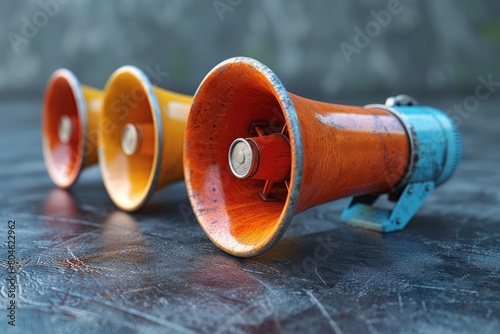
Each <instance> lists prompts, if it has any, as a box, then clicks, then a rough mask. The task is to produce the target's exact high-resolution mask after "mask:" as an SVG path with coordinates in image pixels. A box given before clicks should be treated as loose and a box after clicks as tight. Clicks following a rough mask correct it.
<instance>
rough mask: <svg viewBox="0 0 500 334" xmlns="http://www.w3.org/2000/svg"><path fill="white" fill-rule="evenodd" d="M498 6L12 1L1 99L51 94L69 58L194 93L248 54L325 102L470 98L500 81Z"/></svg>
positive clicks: (1, 28)
mask: <svg viewBox="0 0 500 334" xmlns="http://www.w3.org/2000/svg"><path fill="white" fill-rule="evenodd" d="M499 14H500V2H498V1H493V0H490V1H474V0H460V1H458V0H441V1H432V0H422V1H412V0H401V1H398V0H389V1H375V0H351V1H347V0H346V1H326V0H325V1H300V0H267V1H249V0H203V1H201V0H168V1H165V0H144V1H134V0H116V1H98V0H26V1H2V2H1V3H0V36H2V38H0V50H2V52H1V53H0V98H2V99H4V100H5V99H11V98H16V99H19V98H22V99H26V98H30V97H33V98H36V99H38V98H41V96H42V94H43V89H44V85H45V83H46V80H47V78H48V77H49V75H50V74H51V72H53V71H54V70H55V69H57V68H59V67H67V68H69V69H71V70H73V71H74V72H75V73H76V74H77V76H78V77H79V78H80V79H81V81H82V82H83V83H86V84H88V85H91V86H95V87H99V88H101V87H103V86H104V84H105V82H106V80H107V78H108V76H109V75H110V74H111V73H112V72H113V71H114V70H115V69H116V68H118V67H119V66H121V65H125V64H133V65H136V66H138V67H140V68H142V69H143V70H145V71H146V72H147V73H149V74H151V73H150V72H154V70H155V69H159V70H160V71H162V72H168V73H169V74H168V77H166V80H161V82H156V83H157V84H158V85H159V86H162V87H165V88H168V89H171V90H175V91H179V92H182V93H186V94H193V93H194V91H195V90H196V88H197V86H198V84H199V83H200V81H201V80H202V79H203V77H204V76H205V75H206V74H207V73H208V71H210V69H212V68H213V67H214V66H215V65H216V64H218V63H219V62H221V61H223V60H224V59H226V58H229V57H233V56H238V55H244V56H249V57H254V58H256V59H258V60H260V61H261V62H263V63H265V64H266V65H268V66H269V67H270V68H271V69H273V70H274V71H275V72H276V73H277V74H278V76H279V77H280V78H281V80H282V82H283V83H284V84H285V86H286V87H287V88H288V90H290V91H292V92H294V93H297V94H299V95H303V96H307V97H311V98H316V99H322V100H326V101H342V100H344V99H345V98H346V97H349V99H350V100H352V99H353V98H354V99H357V98H359V99H360V101H363V102H365V101H366V96H374V95H376V96H385V95H391V94H396V93H402V92H405V93H410V94H414V95H415V96H416V97H420V96H423V95H425V94H432V95H434V96H435V95H438V96H439V95H441V94H447V95H450V94H454V95H455V94H463V95H464V96H467V95H470V94H474V89H475V87H476V86H477V85H478V84H479V83H480V81H478V77H479V76H482V77H483V78H486V79H487V77H488V75H492V76H493V80H497V81H500V65H499V63H498V55H499V54H500V19H499ZM148 69H149V70H148ZM495 78H497V79H495ZM152 79H153V81H154V76H153V77H152ZM373 102H375V101H373Z"/></svg>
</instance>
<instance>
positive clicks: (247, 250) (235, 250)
mask: <svg viewBox="0 0 500 334" xmlns="http://www.w3.org/2000/svg"><path fill="white" fill-rule="evenodd" d="M239 64H245V65H247V66H249V67H250V68H251V69H252V70H253V71H256V72H258V73H259V74H260V75H261V76H262V77H263V78H264V79H265V80H266V81H267V82H268V84H269V85H270V86H271V87H272V90H273V92H272V93H273V94H274V97H275V99H276V100H277V102H278V103H279V105H280V108H281V111H282V112H283V114H284V118H285V122H286V126H287V128H288V133H289V135H290V145H291V149H292V166H291V176H290V182H289V191H288V195H287V197H286V202H285V204H284V205H283V208H282V210H281V214H280V215H279V217H278V218H277V220H276V223H275V224H274V225H273V228H272V231H271V233H268V234H267V235H266V236H264V237H262V239H261V240H259V242H257V243H255V244H243V243H241V242H239V241H238V240H237V239H236V238H235V237H234V236H227V235H226V236H225V237H220V235H214V234H212V233H211V232H210V231H209V226H210V225H211V224H213V223H214V222H212V221H208V220H206V219H204V216H203V214H202V211H203V208H201V207H200V202H199V201H198V200H197V195H198V194H196V192H197V190H196V189H194V188H193V178H194V176H193V175H192V174H191V173H192V171H191V163H192V161H191V160H190V151H191V149H190V147H189V146H190V144H189V143H188V139H189V138H190V137H191V136H192V137H196V134H195V131H196V129H195V127H192V126H191V125H192V123H193V122H194V118H195V117H196V113H194V112H193V109H194V108H197V102H198V101H197V98H198V97H199V96H200V95H201V93H200V92H202V90H203V89H204V87H205V85H206V84H207V82H209V81H212V80H214V79H215V78H216V77H217V76H218V75H219V74H221V73H223V72H224V71H226V70H234V68H233V69H232V67H235V66H237V65H239ZM218 88H220V87H218ZM220 89H221V90H223V88H220ZM193 154H194V153H193ZM225 156H227V154H225ZM192 159H193V161H194V160H196V159H198V157H196V156H193V157H192ZM303 159H304V156H303V150H302V135H301V131H300V125H299V120H298V116H297V112H296V110H295V106H294V105H293V103H292V100H291V98H290V96H289V94H288V92H287V91H286V89H285V87H284V86H283V84H282V83H281V81H280V79H279V78H278V77H277V75H276V74H275V73H274V72H273V71H272V70H271V69H269V68H268V67H267V66H266V65H264V64H262V63H261V62H259V61H257V60H255V59H252V58H248V57H235V58H230V59H228V60H225V61H223V62H222V63H220V64H219V65H217V66H215V67H214V68H213V69H212V70H211V71H210V72H209V73H208V74H207V75H206V76H205V78H204V79H203V81H202V82H201V84H200V86H199V87H198V89H197V91H196V93H195V95H194V97H193V105H192V109H191V113H190V115H189V118H188V123H187V130H186V140H185V146H184V175H185V182H186V188H187V192H188V197H189V200H190V202H191V205H192V207H193V210H194V212H195V214H196V216H197V218H198V221H199V223H200V225H201V227H202V228H203V230H204V231H205V233H206V234H207V235H208V237H209V238H210V239H211V240H212V242H214V243H215V244H216V245H217V246H218V247H219V248H221V249H222V250H224V251H225V252H227V253H229V254H231V255H234V256H238V257H252V256H256V255H259V254H262V253H264V252H265V251H267V250H268V249H269V248H271V247H272V246H273V245H274V244H275V243H276V242H277V241H278V240H279V239H280V238H281V236H282V235H283V233H284V232H285V230H286V228H287V227H288V225H289V223H290V221H291V220H292V218H293V216H294V215H295V209H296V207H297V202H298V199H299V192H300V187H301V182H302V166H303ZM228 240H230V241H228Z"/></svg>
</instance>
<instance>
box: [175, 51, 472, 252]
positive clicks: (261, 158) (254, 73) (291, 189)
mask: <svg viewBox="0 0 500 334" xmlns="http://www.w3.org/2000/svg"><path fill="white" fill-rule="evenodd" d="M461 152H462V146H461V139H460V134H459V132H458V129H457V127H456V125H455V124H454V123H453V122H452V121H451V119H450V118H449V117H447V115H445V114H444V113H443V112H441V111H439V110H437V109H434V108H430V107H424V106H419V105H416V101H414V100H412V99H411V98H409V97H404V96H400V97H397V98H395V99H392V100H389V101H388V105H370V106H366V107H355V106H346V105H337V104H329V103H324V102H318V101H312V100H308V99H305V98H302V97H299V96H296V95H293V94H291V93H288V92H287V91H286V90H285V88H284V86H283V85H282V83H281V82H280V80H279V79H278V77H277V76H276V75H275V74H274V73H273V72H272V71H271V70H270V69H269V68H267V67H266V66H265V65H263V64H261V63H260V62H258V61H256V60H253V59H250V58H244V57H242V58H233V59H229V60H227V61H225V62H222V63H221V64H219V65H218V66H216V67H215V68H214V69H213V70H212V71H211V72H210V73H209V74H208V75H207V76H206V77H205V79H204V80H203V82H202V83H201V85H200V86H199V88H198V90H197V92H196V94H195V96H194V98H193V105H192V108H191V112H190V115H189V118H188V124H187V130H186V139H185V147H184V172H185V179H186V187H187V191H188V195H189V199H190V201H191V204H192V207H193V210H194V213H195V214H196V216H197V218H198V221H199V223H200V225H201V226H202V228H203V229H204V230H205V232H206V233H207V235H208V236H209V238H210V239H211V240H212V241H213V242H214V243H215V244H216V245H217V246H218V247H220V248H221V249H223V250H224V251H226V252H227V253H230V254H232V255H236V256H241V257H249V256H255V255H258V254H261V253H263V252H265V251H266V250H268V249H269V248H270V247H271V246H272V245H273V244H274V243H276V242H277V241H278V240H279V238H280V237H281V236H282V235H283V233H284V231H285V229H286V228H287V226H288V224H289V223H290V220H291V219H292V217H293V216H294V215H295V214H297V213H299V212H302V211H304V210H306V209H308V208H311V207H313V206H316V205H319V204H321V203H325V202H328V201H331V200H334V199H338V198H341V197H348V196H353V197H352V199H351V200H350V201H349V205H348V206H347V207H346V209H345V210H344V212H343V215H342V219H343V220H345V221H346V222H348V223H350V224H354V225H358V226H362V227H365V228H370V229H374V230H378V231H382V232H389V231H394V230H398V229H401V228H403V227H404V226H405V225H406V224H407V223H408V221H409V220H410V219H411V217H412V216H413V215H414V214H415V212H416V211H417V210H418V208H419V207H420V206H421V204H422V203H423V201H424V200H425V198H426V197H427V196H428V195H429V194H430V193H431V192H432V190H433V189H434V187H435V186H436V185H439V184H441V183H443V182H444V181H445V180H446V179H448V178H449V177H450V176H451V175H452V174H453V173H454V171H455V170H456V168H457V166H458V163H459V161H460V158H461V154H462V153H461ZM384 193H387V194H389V195H390V198H391V199H393V200H395V201H396V203H395V206H394V208H393V210H385V209H381V208H377V207H375V206H374V205H373V204H374V202H375V200H376V199H377V197H378V196H379V195H380V194H384Z"/></svg>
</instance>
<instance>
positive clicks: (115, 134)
mask: <svg viewBox="0 0 500 334" xmlns="http://www.w3.org/2000/svg"><path fill="white" fill-rule="evenodd" d="M191 99H192V97H191V96H187V95H182V94H177V93H173V92H170V91H167V90H163V89H160V88H158V87H155V86H153V85H152V84H151V82H150V81H149V79H148V78H147V76H146V75H145V74H144V73H143V72H142V71H141V70H139V69H138V68H137V67H134V66H124V67H121V68H119V69H118V70H116V71H115V72H114V73H113V74H112V75H111V77H110V78H109V80H108V82H107V84H106V89H105V96H104V101H103V112H102V115H101V118H100V124H101V131H100V140H99V142H100V145H99V165H100V168H101V172H102V175H103V180H104V185H105V187H106V190H107V192H108V194H109V196H110V197H111V199H112V200H113V202H114V203H115V205H116V206H118V207H119V208H120V209H122V210H125V211H134V210H137V209H139V208H140V207H142V206H143V205H144V204H145V203H146V201H147V200H148V198H149V197H150V196H151V195H152V193H153V192H154V191H155V190H157V189H159V188H160V187H162V186H165V185H166V184H169V183H172V182H175V181H179V180H182V178H183V170H182V143H183V139H184V132H185V126H186V119H187V115H188V113H189V108H190V106H191Z"/></svg>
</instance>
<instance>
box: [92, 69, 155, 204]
mask: <svg viewBox="0 0 500 334" xmlns="http://www.w3.org/2000/svg"><path fill="white" fill-rule="evenodd" d="M123 74H129V75H132V76H133V77H134V78H135V79H137V80H138V82H139V83H140V85H141V88H142V89H143V90H144V92H145V95H146V98H147V100H148V103H149V106H150V111H151V116H152V120H153V125H154V140H155V147H154V156H153V163H152V168H151V170H150V172H149V177H148V181H147V183H146V185H145V187H144V189H143V191H142V192H141V195H140V196H139V197H138V198H139V199H138V200H135V201H134V200H131V199H130V198H127V196H125V197H124V196H122V194H119V193H118V192H117V191H115V190H114V189H113V186H112V184H111V181H110V177H109V175H108V173H109V169H108V166H107V164H106V159H105V153H106V152H105V150H106V146H105V145H104V143H103V140H104V139H103V132H102V131H101V132H100V137H99V142H100V145H99V151H98V152H99V166H100V170H101V173H102V176H103V181H104V186H105V188H106V190H107V192H108V195H109V196H110V197H111V199H112V201H113V202H114V203H115V205H116V206H118V207H119V208H120V209H122V210H124V211H136V210H138V209H140V208H141V207H143V206H144V204H145V203H146V202H147V201H148V199H149V198H150V197H151V195H152V194H153V192H154V190H155V189H156V184H157V183H158V178H159V170H160V168H161V161H162V153H163V141H162V140H161V138H163V125H162V122H161V111H160V105H159V102H158V98H157V96H156V94H155V92H154V86H153V84H152V83H151V81H150V80H149V79H148V77H147V76H146V74H145V73H144V72H143V71H141V70H140V69H139V68H137V67H135V66H132V65H126V66H122V67H120V68H118V69H117V70H116V71H115V72H114V73H113V74H112V75H111V76H110V78H109V79H108V82H107V83H106V87H105V96H104V101H103V110H102V114H101V121H100V124H103V120H104V118H105V117H106V113H107V112H109V110H106V108H105V107H106V105H107V101H106V100H107V98H109V92H110V88H112V87H113V85H114V84H115V83H116V82H117V80H119V78H120V76H122V75H123Z"/></svg>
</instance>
